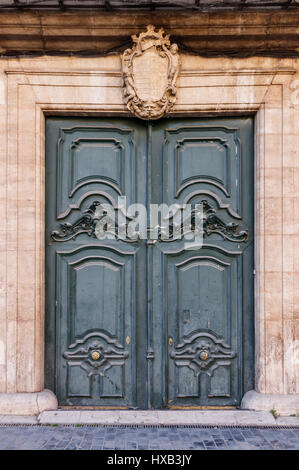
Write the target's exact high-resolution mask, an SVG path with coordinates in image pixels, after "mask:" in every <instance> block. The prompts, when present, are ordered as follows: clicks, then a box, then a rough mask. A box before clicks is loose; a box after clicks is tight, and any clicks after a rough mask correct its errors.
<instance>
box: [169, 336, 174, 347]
mask: <svg viewBox="0 0 299 470" xmlns="http://www.w3.org/2000/svg"><path fill="white" fill-rule="evenodd" d="M168 344H169V346H172V345H173V338H172V337H171V336H170V338H168Z"/></svg>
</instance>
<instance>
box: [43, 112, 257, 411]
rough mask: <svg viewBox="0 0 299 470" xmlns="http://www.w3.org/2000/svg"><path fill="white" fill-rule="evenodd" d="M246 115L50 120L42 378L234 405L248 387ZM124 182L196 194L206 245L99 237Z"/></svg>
mask: <svg viewBox="0 0 299 470" xmlns="http://www.w3.org/2000/svg"><path fill="white" fill-rule="evenodd" d="M252 124H253V123H252V119H251V118H222V119H221V118H219V119H184V120H179V119H171V120H170V119H169V120H164V121H162V120H161V121H156V122H154V123H153V122H152V123H150V122H148V123H145V122H144V121H141V120H139V121H137V120H123V119H112V118H111V119H107V118H105V119H92V120H89V119H88V120H84V119H79V118H78V119H72V120H70V119H60V118H53V119H49V120H48V123H47V175H46V176H47V205H46V218H47V231H46V243H47V258H46V277H47V288H46V296H47V312H46V335H47V348H46V386H47V387H49V388H50V389H52V390H54V391H55V393H57V395H58V399H59V403H60V404H63V405H80V406H100V407H101V406H103V407H106V406H108V407H128V408H136V407H137V408H161V407H171V406H175V407H176V406H178V407H185V406H195V407H197V406H236V405H238V404H239V403H240V400H241V398H242V395H243V394H244V393H245V392H246V391H247V390H249V389H251V388H252V387H253V373H252V371H253V233H254V225H253V138H252ZM120 195H125V196H126V197H127V204H128V205H129V204H131V203H132V202H138V203H141V204H143V205H145V206H146V207H147V210H149V208H150V204H151V203H155V204H159V205H160V204H162V203H166V204H168V205H171V204H179V205H183V204H186V203H189V204H191V205H193V207H194V206H195V205H196V204H197V203H202V207H203V216H204V220H203V236H204V238H203V246H202V248H199V247H196V248H194V249H192V247H191V248H188V249H187V248H186V245H185V241H186V240H185V239H184V238H183V239H181V238H180V237H177V238H175V237H174V238H173V239H172V240H171V241H170V242H169V241H167V240H163V238H162V237H161V236H159V237H158V239H157V240H151V239H148V240H143V239H139V238H135V239H133V240H129V239H127V240H121V239H119V237H117V236H116V237H115V239H109V240H108V239H101V240H100V239H98V238H97V231H96V222H97V220H98V216H99V212H98V210H99V209H100V208H101V205H102V204H103V203H107V202H110V203H111V204H112V206H113V207H114V209H115V208H116V205H117V198H118V196H120ZM192 220H193V219H192ZM191 225H192V224H191ZM116 235H117V234H116Z"/></svg>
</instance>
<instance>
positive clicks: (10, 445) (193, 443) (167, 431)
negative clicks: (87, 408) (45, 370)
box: [0, 424, 299, 451]
mask: <svg viewBox="0 0 299 470" xmlns="http://www.w3.org/2000/svg"><path fill="white" fill-rule="evenodd" d="M0 449H1V450H3V449H6V450H29V449H30V450H31V449H32V450H134V449H136V450H143V449H149V450H159V449H161V450H164V451H165V450H169V451H172V450H175V449H176V450H185V449H186V450H218V449H221V450H299V428H298V427H297V428H287V429H281V428H278V427H277V428H273V427H272V428H270V427H269V428H258V427H245V428H244V427H232V428H225V427H216V426H214V427H209V428H200V427H199V428H198V427H194V426H193V427H191V426H189V427H188V426H187V427H186V426H184V427H182V426H181V427H180V426H166V427H161V426H160V427H159V426H152V427H146V426H125V425H123V426H90V425H89V426H88V425H85V426H84V425H80V426H79V427H78V426H76V425H69V426H63V425H58V426H44V425H39V426H24V425H23V426H3V425H1V424H0Z"/></svg>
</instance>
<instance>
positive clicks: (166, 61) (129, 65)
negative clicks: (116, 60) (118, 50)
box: [122, 25, 179, 119]
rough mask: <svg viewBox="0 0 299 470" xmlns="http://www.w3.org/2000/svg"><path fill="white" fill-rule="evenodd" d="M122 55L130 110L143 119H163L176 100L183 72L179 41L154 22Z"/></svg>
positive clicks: (126, 98)
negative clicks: (179, 77)
mask: <svg viewBox="0 0 299 470" xmlns="http://www.w3.org/2000/svg"><path fill="white" fill-rule="evenodd" d="M132 40H133V46H132V48H129V49H126V50H125V52H124V53H123V56H122V74H123V82H124V83H123V94H124V100H125V103H126V105H127V107H128V109H129V110H130V111H131V112H132V113H133V114H135V115H136V116H138V117H140V118H141V119H159V118H160V117H162V116H163V115H164V114H165V113H167V112H168V111H169V110H170V109H171V108H172V106H173V105H174V103H175V100H176V91H177V90H176V81H177V77H178V73H179V54H178V46H177V44H171V43H170V40H169V35H166V34H165V33H164V30H163V29H159V31H155V27H154V26H152V25H149V26H147V30H146V31H145V32H143V33H140V34H139V35H138V36H136V35H133V36H132Z"/></svg>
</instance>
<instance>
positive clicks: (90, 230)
mask: <svg viewBox="0 0 299 470" xmlns="http://www.w3.org/2000/svg"><path fill="white" fill-rule="evenodd" d="M107 214H108V212H107V211H106V210H105V208H104V207H103V206H102V205H101V203H100V202H99V201H93V203H92V204H91V205H90V206H89V207H88V208H87V209H86V210H85V211H84V212H83V215H82V216H81V217H79V218H78V219H77V220H76V221H75V222H74V223H70V222H64V223H62V224H60V231H59V230H53V231H52V232H51V238H52V240H54V241H55V242H67V241H69V240H75V239H76V238H77V236H78V235H81V234H83V233H85V234H86V235H88V236H89V237H93V238H99V237H98V236H97V224H98V223H99V222H101V220H102V219H103V218H106V220H105V222H106V224H104V225H105V226H104V228H103V232H104V235H105V234H106V235H109V234H110V235H111V238H115V239H117V240H123V241H126V242H130V243H133V242H137V241H139V238H138V237H135V238H131V239H129V238H124V237H119V232H120V230H119V229H120V227H119V226H118V224H117V223H116V222H115V221H114V220H112V219H111V220H110V221H109V216H108V215H107ZM126 219H129V217H128V216H126ZM109 222H110V223H109ZM126 229H127V224H126V223H125V226H124V227H122V233H124V232H125V233H126ZM102 235H103V234H102ZM107 238H108V237H107Z"/></svg>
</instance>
